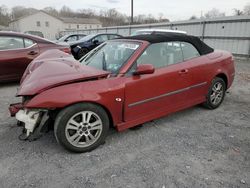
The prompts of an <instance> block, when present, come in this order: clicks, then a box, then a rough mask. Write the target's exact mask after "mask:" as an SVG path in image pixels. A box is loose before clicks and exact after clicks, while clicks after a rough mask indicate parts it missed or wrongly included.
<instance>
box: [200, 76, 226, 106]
mask: <svg viewBox="0 0 250 188" xmlns="http://www.w3.org/2000/svg"><path fill="white" fill-rule="evenodd" d="M216 88H217V89H216ZM219 88H220V89H219ZM225 93H226V83H225V81H224V80H223V79H222V78H219V77H215V78H214V79H213V80H212V83H211V86H210V87H209V90H208V94H207V97H206V102H204V103H203V106H205V107H206V108H208V109H216V108H218V107H219V106H220V105H221V103H222V102H223V100H224V97H225ZM216 99H217V100H216Z"/></svg>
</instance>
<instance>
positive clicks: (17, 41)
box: [0, 36, 39, 81]
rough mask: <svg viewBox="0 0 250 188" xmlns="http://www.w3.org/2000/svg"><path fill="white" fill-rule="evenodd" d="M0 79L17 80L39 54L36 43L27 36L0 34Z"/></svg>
mask: <svg viewBox="0 0 250 188" xmlns="http://www.w3.org/2000/svg"><path fill="white" fill-rule="evenodd" d="M0 41H1V42H0V80H1V81H5V80H18V79H20V78H21V77H22V75H23V73H24V71H25V69H26V67H27V66H28V64H29V63H30V62H31V61H32V60H33V59H34V58H35V57H36V56H37V55H39V47H38V45H37V44H36V43H35V42H34V41H32V40H30V39H27V38H22V37H13V36H0Z"/></svg>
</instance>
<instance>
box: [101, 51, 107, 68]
mask: <svg viewBox="0 0 250 188" xmlns="http://www.w3.org/2000/svg"><path fill="white" fill-rule="evenodd" d="M102 69H103V70H107V62H106V59H105V53H104V52H102Z"/></svg>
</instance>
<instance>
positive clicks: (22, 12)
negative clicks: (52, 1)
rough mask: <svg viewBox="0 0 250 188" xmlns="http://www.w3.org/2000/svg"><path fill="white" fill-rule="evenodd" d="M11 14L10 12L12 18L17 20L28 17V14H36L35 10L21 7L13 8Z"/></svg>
mask: <svg viewBox="0 0 250 188" xmlns="http://www.w3.org/2000/svg"><path fill="white" fill-rule="evenodd" d="M11 12H12V18H13V19H18V18H20V17H23V16H26V15H30V14H33V13H35V12H37V9H34V8H25V7H23V6H15V7H13V8H12V10H11Z"/></svg>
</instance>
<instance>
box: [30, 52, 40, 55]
mask: <svg viewBox="0 0 250 188" xmlns="http://www.w3.org/2000/svg"><path fill="white" fill-rule="evenodd" d="M36 54H38V52H36V51H30V52H29V53H28V55H36Z"/></svg>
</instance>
